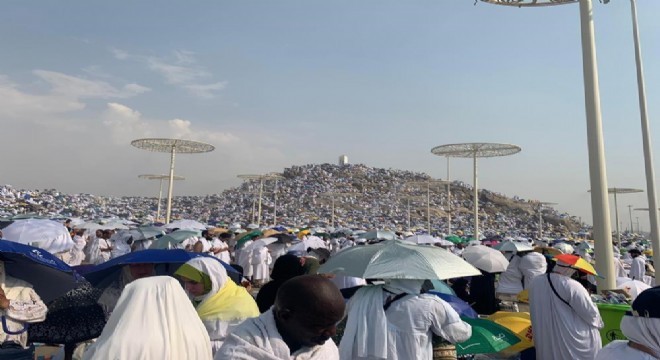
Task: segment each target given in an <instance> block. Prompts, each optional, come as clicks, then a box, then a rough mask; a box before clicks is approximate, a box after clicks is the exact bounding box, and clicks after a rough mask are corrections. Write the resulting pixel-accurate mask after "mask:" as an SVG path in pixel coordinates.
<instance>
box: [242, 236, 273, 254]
mask: <svg viewBox="0 0 660 360" xmlns="http://www.w3.org/2000/svg"><path fill="white" fill-rule="evenodd" d="M274 242H277V238H274V237H267V238H261V239H257V240H255V241H253V242H252V243H251V244H250V245H248V246H245V247H244V248H243V250H242V251H252V250H254V249H256V248H260V247H264V246H268V245H270V244H272V243H274Z"/></svg>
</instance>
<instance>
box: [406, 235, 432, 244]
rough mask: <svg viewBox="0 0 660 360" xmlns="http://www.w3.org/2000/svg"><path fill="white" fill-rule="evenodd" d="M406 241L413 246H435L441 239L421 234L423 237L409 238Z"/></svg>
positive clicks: (414, 236)
mask: <svg viewBox="0 0 660 360" xmlns="http://www.w3.org/2000/svg"><path fill="white" fill-rule="evenodd" d="M403 240H404V241H409V242H411V243H413V244H435V243H437V242H440V239H438V238H436V237H433V236H431V235H428V234H421V235H413V236H409V237H407V238H405V239H403Z"/></svg>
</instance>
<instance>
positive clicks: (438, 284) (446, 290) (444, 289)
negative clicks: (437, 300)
mask: <svg viewBox="0 0 660 360" xmlns="http://www.w3.org/2000/svg"><path fill="white" fill-rule="evenodd" d="M429 281H430V282H431V285H433V291H435V292H438V293H442V294H449V295H456V292H454V289H452V288H451V286H449V285H447V283H446V282H444V281H442V280H429Z"/></svg>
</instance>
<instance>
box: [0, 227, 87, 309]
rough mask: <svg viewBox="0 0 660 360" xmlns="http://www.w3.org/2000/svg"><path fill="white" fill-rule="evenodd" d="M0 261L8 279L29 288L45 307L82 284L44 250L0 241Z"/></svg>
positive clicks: (67, 267) (66, 266)
mask: <svg viewBox="0 0 660 360" xmlns="http://www.w3.org/2000/svg"><path fill="white" fill-rule="evenodd" d="M0 260H1V261H4V262H5V271H6V272H7V275H9V276H12V277H15V278H17V279H20V280H23V281H27V282H29V283H30V284H32V286H33V287H34V291H36V292H37V294H38V295H39V297H41V299H42V300H43V301H44V302H45V303H48V302H50V301H52V300H54V299H55V298H58V297H60V296H62V295H64V294H65V293H66V292H67V291H69V290H72V289H74V288H76V287H78V286H79V285H81V284H82V283H84V280H83V279H82V278H80V276H78V275H77V274H76V273H75V272H74V271H73V269H72V268H71V267H69V265H67V264H65V263H64V262H63V261H62V260H60V259H58V258H56V257H55V256H53V255H52V254H50V253H48V252H47V251H45V250H43V249H39V248H35V247H32V246H28V245H23V244H18V243H15V242H11V241H6V240H0Z"/></svg>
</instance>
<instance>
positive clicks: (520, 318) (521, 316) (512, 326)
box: [487, 311, 534, 353]
mask: <svg viewBox="0 0 660 360" xmlns="http://www.w3.org/2000/svg"><path fill="white" fill-rule="evenodd" d="M487 319H488V320H491V321H493V322H495V323H498V324H500V325H502V326H504V327H505V328H507V329H509V330H511V331H512V332H513V333H515V334H516V335H517V336H518V338H519V339H520V340H521V341H520V342H519V343H517V344H516V345H514V346H512V347H510V348H508V349H506V352H507V353H516V352H521V351H523V350H525V349H529V348H531V347H533V346H534V342H533V338H532V320H531V318H530V316H529V313H526V312H506V311H498V312H496V313H494V314H492V315H490V316H488V318H487Z"/></svg>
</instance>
